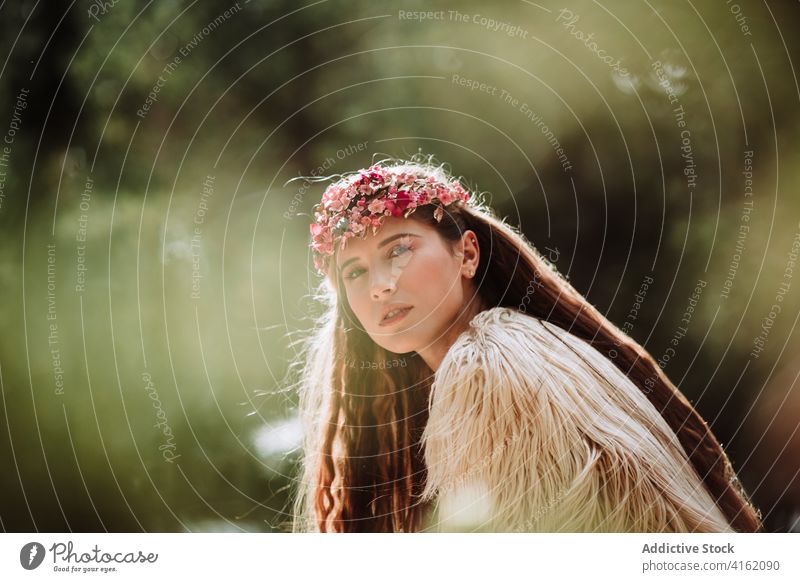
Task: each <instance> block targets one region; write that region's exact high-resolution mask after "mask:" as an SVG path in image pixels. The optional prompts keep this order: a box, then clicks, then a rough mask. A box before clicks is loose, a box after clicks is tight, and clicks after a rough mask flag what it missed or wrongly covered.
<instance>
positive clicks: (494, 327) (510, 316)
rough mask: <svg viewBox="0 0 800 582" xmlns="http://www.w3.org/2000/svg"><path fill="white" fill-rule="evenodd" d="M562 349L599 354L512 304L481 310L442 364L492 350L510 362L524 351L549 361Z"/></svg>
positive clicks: (568, 333) (566, 332)
mask: <svg viewBox="0 0 800 582" xmlns="http://www.w3.org/2000/svg"><path fill="white" fill-rule="evenodd" d="M565 349H566V350H568V351H570V352H572V353H575V351H576V350H577V352H578V353H580V354H581V355H582V356H584V357H585V356H592V357H597V356H600V357H602V354H600V353H599V352H597V351H596V350H595V349H594V348H592V347H591V346H590V345H589V344H588V343H587V342H585V341H583V340H582V339H580V338H578V337H577V336H575V335H573V334H571V333H570V332H568V331H567V330H564V329H563V328H561V327H559V326H557V325H555V324H553V323H550V322H548V321H545V320H543V319H540V318H538V317H535V316H533V315H530V314H528V313H524V312H522V311H520V310H518V309H515V308H513V307H500V306H498V307H491V308H489V309H485V310H483V311H480V312H479V313H478V314H477V315H475V317H473V318H472V320H471V321H470V322H469V327H468V329H466V330H465V331H464V332H463V333H462V334H461V335H460V336H459V337H458V338H457V339H456V341H455V342H454V343H453V345H452V346H451V347H450V349H449V351H448V353H447V354H446V356H445V361H443V362H442V364H443V365H444V364H445V363H456V362H458V361H463V360H464V359H467V360H470V361H475V359H476V358H478V359H484V358H485V357H491V355H492V354H493V353H499V354H505V355H508V356H509V358H510V361H514V360H516V358H515V356H521V355H523V354H526V355H536V356H539V357H541V358H544V359H545V360H548V359H551V358H554V357H556V356H557V354H558V352H560V351H563V350H565ZM509 358H504V359H506V360H509ZM447 360H451V362H446V361H447ZM452 360H456V362H452Z"/></svg>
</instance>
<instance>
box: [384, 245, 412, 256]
mask: <svg viewBox="0 0 800 582" xmlns="http://www.w3.org/2000/svg"><path fill="white" fill-rule="evenodd" d="M397 249H402V250H401V251H400V252H399V253H395V251H396V250H397ZM408 250H409V247H408V245H397V246H396V247H394V248H393V249H392V250H391V252H390V253H389V257H390V258H391V257H398V256H400V255H402V254H403V253H405V252H406V251H408Z"/></svg>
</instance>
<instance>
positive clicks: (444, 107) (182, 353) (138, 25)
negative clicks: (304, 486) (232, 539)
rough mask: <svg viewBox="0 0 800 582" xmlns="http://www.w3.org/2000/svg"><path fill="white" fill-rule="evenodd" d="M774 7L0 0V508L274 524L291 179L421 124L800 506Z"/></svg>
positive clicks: (282, 435)
mask: <svg viewBox="0 0 800 582" xmlns="http://www.w3.org/2000/svg"><path fill="white" fill-rule="evenodd" d="M421 10H423V11H428V12H429V14H419V13H418V11H421ZM423 16H424V18H423ZM797 22H800V5H798V3H797V2H789V1H786V2H770V3H768V4H767V3H763V2H757V1H746V0H737V2H735V3H734V2H725V1H723V0H720V1H717V2H684V1H658V2H627V1H622V0H617V1H613V2H589V1H568V2H564V3H554V2H549V1H542V2H528V1H526V0H519V1H509V2H504V3H502V4H500V3H486V2H477V1H463V2H458V3H443V2H425V3H423V2H343V1H319V2H301V3H297V2H289V1H263V0H251V1H249V2H248V1H245V0H240V1H239V2H236V3H230V4H226V3H225V2H224V1H223V2H221V3H220V2H217V3H208V2H205V3H201V2H197V1H193V2H189V1H186V2H182V1H177V0H176V1H160V2H147V3H145V2H134V1H133V0H116V1H107V2H101V1H100V0H94V1H91V2H90V1H87V0H78V1H76V2H73V3H71V4H68V3H64V6H55V5H52V4H51V3H47V4H46V5H45V3H44V2H33V1H17V2H4V3H0V30H2V35H1V37H2V41H0V43H2V54H0V67H1V68H0V79H1V80H0V82H2V94H0V99H1V100H2V115H0V140H2V143H0V225H2V231H1V232H0V237H1V240H0V289H2V295H1V296H0V321H1V322H2V332H3V333H2V335H1V336H0V392H1V393H2V401H1V402H2V414H0V422H2V425H3V426H2V430H0V439H2V446H0V455H1V457H0V462H2V465H1V466H0V469H2V470H0V483H2V492H3V494H2V501H0V527H2V529H3V530H4V531H76V532H77V531H151V532H152V531H166V532H168V531H286V530H287V529H288V528H289V523H290V521H291V517H292V508H291V504H292V500H293V496H294V492H295V487H294V484H295V480H296V477H297V470H298V460H299V459H300V450H299V443H300V436H301V432H300V426H299V423H298V422H297V419H296V416H295V415H296V404H297V394H296V392H295V391H294V389H293V388H292V380H293V374H292V373H291V370H292V369H291V368H290V367H289V365H290V363H291V362H292V361H294V360H295V359H296V354H297V351H296V350H297V345H296V344H295V343H293V342H294V341H295V340H297V339H299V338H301V337H302V333H303V331H304V330H307V329H309V328H310V327H311V325H312V324H313V322H314V317H315V316H316V315H317V314H318V313H319V306H317V305H316V304H315V303H314V301H313V300H312V298H311V297H310V293H311V291H312V289H313V286H314V285H315V283H316V281H317V279H316V275H315V273H314V271H313V264H312V262H311V258H310V256H309V252H308V248H307V244H308V242H309V240H308V222H309V216H308V214H309V213H310V212H311V207H312V206H313V205H314V204H315V203H316V202H317V201H318V199H319V197H320V195H321V192H322V189H323V187H324V185H323V184H320V183H309V182H308V181H304V180H296V181H293V182H287V181H288V180H290V179H291V178H294V177H297V176H311V175H330V174H335V173H338V172H346V171H351V170H354V169H358V168H360V167H364V166H366V165H368V164H369V163H370V161H371V160H372V159H373V154H375V153H378V154H379V156H382V155H392V156H410V155H412V154H414V153H416V152H418V151H420V150H421V151H422V152H423V153H426V154H434V155H435V156H436V158H437V160H439V161H443V162H447V163H448V164H449V165H450V167H451V169H452V171H453V172H454V173H455V174H457V175H462V176H463V177H464V178H465V180H466V183H467V185H469V186H470V187H471V188H473V189H476V190H479V191H481V192H484V193H486V194H487V196H488V199H489V201H490V202H491V204H492V206H493V207H494V208H495V209H496V210H497V212H498V214H500V215H501V216H505V217H507V218H508V221H509V222H510V223H512V224H515V225H521V227H522V229H523V231H524V232H525V234H526V236H527V237H528V238H529V239H530V241H531V242H532V243H533V244H534V245H535V246H536V247H537V248H538V249H539V250H540V251H541V252H542V253H543V254H545V256H547V257H548V258H549V259H550V260H551V261H552V262H553V263H554V264H555V265H556V267H557V268H558V269H559V270H560V271H561V272H562V273H564V274H565V275H566V276H567V277H568V278H569V280H570V281H571V282H572V283H573V285H574V286H575V287H576V288H577V289H578V290H579V291H581V292H582V293H584V294H585V295H586V296H587V297H588V299H589V301H590V302H591V303H592V304H593V305H595V306H596V307H597V308H598V309H599V310H600V311H601V312H603V313H605V314H606V315H607V317H609V319H611V320H612V321H613V322H615V323H616V324H617V325H619V326H620V327H622V328H623V329H625V330H626V331H627V332H628V333H630V335H631V336H632V337H634V338H635V339H636V340H637V341H639V342H640V343H642V344H643V345H644V346H645V347H646V348H647V349H648V350H649V351H650V353H651V354H652V355H653V357H654V358H656V359H657V360H659V361H660V362H661V363H662V365H663V367H664V370H665V372H666V373H667V375H668V376H669V377H670V378H671V379H672V380H673V381H674V382H675V383H676V384H677V385H678V386H679V387H680V389H681V390H682V391H683V392H684V393H685V394H686V395H687V396H688V397H689V398H690V400H691V401H692V402H693V403H694V404H695V406H696V407H697V409H698V410H699V412H700V413H701V414H702V415H703V417H704V418H705V419H707V421H708V423H709V424H710V426H711V427H712V429H713V431H714V433H715V434H716V435H717V437H718V438H719V440H720V441H721V442H722V444H723V446H724V447H725V449H726V451H727V452H728V454H729V455H730V457H731V459H732V461H733V463H734V467H735V469H736V470H737V471H738V473H739V475H740V477H741V479H742V482H743V484H744V485H745V488H746V489H747V491H748V492H749V493H751V494H752V497H753V502H754V503H755V504H756V506H757V507H759V508H760V509H761V511H762V513H763V515H764V518H765V522H766V524H767V529H768V530H769V531H790V530H792V529H794V530H795V531H800V479H798V471H799V470H800V435H798V423H800V388H798V387H797V383H798V374H800V358H798V347H799V341H798V338H797V334H796V333H795V330H796V326H797V323H798V317H800V309H798V307H799V306H800V302H799V301H798V298H799V297H800V266H798V263H797V254H798V253H800V194H798V192H799V191H798V184H800V154H799V152H798V148H797V145H798V143H797V136H798V134H799V130H800V108H799V107H798V104H799V103H800V89H799V88H798V79H797V72H796V65H797V64H798V62H800V52H798V37H797V36H796V35H795V34H794V30H793V28H794V25H796V23H797ZM693 295H694V298H693ZM776 306H777V307H776ZM687 313H688V314H689V317H688V318H687V317H686V314H687Z"/></svg>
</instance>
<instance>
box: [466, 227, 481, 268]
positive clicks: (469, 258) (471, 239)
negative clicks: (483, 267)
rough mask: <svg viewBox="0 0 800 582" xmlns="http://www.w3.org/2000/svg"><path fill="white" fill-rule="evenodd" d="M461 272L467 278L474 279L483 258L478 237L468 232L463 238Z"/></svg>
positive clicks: (472, 232)
mask: <svg viewBox="0 0 800 582" xmlns="http://www.w3.org/2000/svg"><path fill="white" fill-rule="evenodd" d="M461 248H462V253H461V272H462V273H463V274H464V275H465V276H466V277H473V276H474V275H475V272H476V271H477V270H478V264H479V263H480V258H481V249H480V246H479V245H478V235H476V234H475V232H474V231H471V230H467V231H465V232H464V234H463V235H462V236H461Z"/></svg>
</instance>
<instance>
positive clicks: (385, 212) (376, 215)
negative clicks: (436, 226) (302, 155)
mask: <svg viewBox="0 0 800 582" xmlns="http://www.w3.org/2000/svg"><path fill="white" fill-rule="evenodd" d="M469 198H470V194H469V192H468V191H467V190H465V189H464V187H463V186H462V185H461V183H460V182H459V181H458V180H456V179H447V180H446V181H442V180H439V179H437V178H436V177H434V176H430V175H428V174H427V173H426V171H425V168H424V167H421V166H420V167H415V166H414V165H401V166H396V167H384V166H381V165H380V164H375V165H373V166H370V167H369V168H366V169H364V170H360V171H359V172H356V173H355V174H352V175H350V176H347V177H345V178H343V179H341V180H340V181H338V182H336V183H334V184H331V185H330V186H328V188H326V189H325V192H324V193H323V195H322V202H320V203H319V204H317V205H316V206H315V207H314V219H315V222H313V223H312V224H311V225H310V228H309V230H310V231H311V239H312V240H311V244H310V247H311V249H312V251H313V252H314V266H315V267H316V268H317V271H318V272H319V273H320V274H325V272H326V271H327V269H328V266H329V262H330V258H331V256H332V255H333V253H334V250H335V247H336V244H337V243H339V244H340V249H344V248H345V245H346V244H347V240H348V239H349V238H352V237H354V236H358V237H359V238H364V237H366V235H367V232H368V229H369V228H370V227H371V228H372V234H373V235H374V234H375V233H376V232H377V231H378V228H380V226H381V225H382V224H383V221H384V219H385V218H386V217H387V216H395V217H399V216H403V217H404V218H408V216H409V215H410V214H411V213H412V212H414V211H415V210H416V209H417V207H419V206H422V205H424V204H435V205H436V206H437V208H436V210H435V211H434V213H433V216H434V218H435V219H436V221H437V222H440V221H441V220H442V216H443V215H444V210H443V207H445V206H449V205H451V204H465V203H467V202H469Z"/></svg>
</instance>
